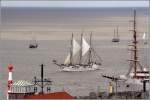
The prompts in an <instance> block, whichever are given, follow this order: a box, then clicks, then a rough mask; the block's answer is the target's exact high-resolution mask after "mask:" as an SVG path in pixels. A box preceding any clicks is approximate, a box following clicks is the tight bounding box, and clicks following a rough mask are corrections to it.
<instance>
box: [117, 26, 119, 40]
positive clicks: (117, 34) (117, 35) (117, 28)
mask: <svg viewBox="0 0 150 100" xmlns="http://www.w3.org/2000/svg"><path fill="white" fill-rule="evenodd" d="M117 39H119V34H118V26H117Z"/></svg>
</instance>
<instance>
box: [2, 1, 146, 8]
mask: <svg viewBox="0 0 150 100" xmlns="http://www.w3.org/2000/svg"><path fill="white" fill-rule="evenodd" d="M1 6H5V7H149V1H144V0H141V1H42V0H41V1H5V0H2V2H1Z"/></svg>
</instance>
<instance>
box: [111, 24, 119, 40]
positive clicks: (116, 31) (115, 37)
mask: <svg viewBox="0 0 150 100" xmlns="http://www.w3.org/2000/svg"><path fill="white" fill-rule="evenodd" d="M112 42H120V39H119V34H118V26H117V29H116V30H115V29H114V37H113V39H112Z"/></svg>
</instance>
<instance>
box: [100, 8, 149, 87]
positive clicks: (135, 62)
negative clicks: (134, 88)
mask: <svg viewBox="0 0 150 100" xmlns="http://www.w3.org/2000/svg"><path fill="white" fill-rule="evenodd" d="M132 22H133V30H131V31H132V32H133V39H132V42H131V44H130V45H129V47H130V49H129V50H130V51H131V59H129V60H128V61H129V64H130V68H129V71H128V72H127V74H126V75H119V76H118V77H114V76H110V75H102V76H103V77H105V78H108V79H111V80H116V81H117V80H123V81H128V80H130V81H131V80H132V82H135V83H138V84H142V83H146V82H149V71H148V70H147V68H146V67H144V66H142V65H141V63H140V60H139V58H138V53H137V52H138V40H137V31H136V10H134V19H133V21H132Z"/></svg>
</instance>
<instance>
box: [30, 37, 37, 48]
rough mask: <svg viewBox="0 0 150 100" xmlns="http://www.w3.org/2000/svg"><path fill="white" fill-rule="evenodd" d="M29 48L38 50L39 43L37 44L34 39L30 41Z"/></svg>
mask: <svg viewBox="0 0 150 100" xmlns="http://www.w3.org/2000/svg"><path fill="white" fill-rule="evenodd" d="M29 48H30V49H36V48H38V43H37V41H36V39H34V38H33V39H32V40H30V43H29Z"/></svg>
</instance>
